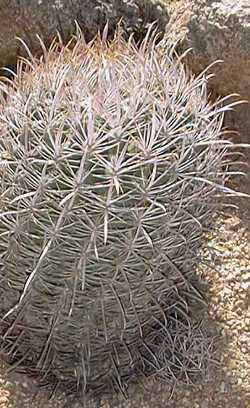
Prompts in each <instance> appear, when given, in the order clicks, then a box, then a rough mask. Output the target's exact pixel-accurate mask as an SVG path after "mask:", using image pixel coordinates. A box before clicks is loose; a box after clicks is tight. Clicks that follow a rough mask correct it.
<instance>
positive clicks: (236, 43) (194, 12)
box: [181, 0, 250, 143]
mask: <svg viewBox="0 0 250 408" xmlns="http://www.w3.org/2000/svg"><path fill="white" fill-rule="evenodd" d="M189 5H190V3H189ZM190 11H191V12H190ZM184 34H185V35H184V36H183V37H184V38H183V40H182V43H181V48H182V50H184V49H187V48H189V47H191V48H192V52H191V53H190V54H189V57H188V58H187V63H188V66H189V67H190V68H191V69H192V71H193V72H195V73H198V72H201V71H202V70H203V69H204V68H206V67H207V66H208V65H209V64H211V63H212V62H214V61H215V60H223V61H224V62H223V63H220V64H218V65H216V66H214V67H213V68H212V69H211V71H212V72H214V73H215V77H214V78H213V79H212V80H211V82H210V85H211V89H212V91H213V96H214V97H216V96H218V95H222V96H224V95H228V94H231V93H239V94H240V98H241V99H246V100H248V101H250V0H217V1H215V0H192V4H191V5H190V10H189V17H188V22H187V26H186V31H185V33H184ZM226 125H227V126H228V127H230V128H233V129H234V130H236V131H238V132H239V133H240V138H237V137H236V136H235V140H240V141H241V142H247V143H250V104H243V105H240V106H238V107H236V108H235V112H232V113H230V114H227V116H226Z"/></svg>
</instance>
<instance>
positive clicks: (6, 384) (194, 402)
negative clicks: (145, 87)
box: [0, 0, 250, 408]
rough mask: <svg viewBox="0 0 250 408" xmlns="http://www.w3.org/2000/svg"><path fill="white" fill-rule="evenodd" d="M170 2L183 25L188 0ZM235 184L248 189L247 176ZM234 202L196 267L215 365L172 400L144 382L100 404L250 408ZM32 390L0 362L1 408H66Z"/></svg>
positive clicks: (244, 234)
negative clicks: (205, 261) (204, 263)
mask: <svg viewBox="0 0 250 408" xmlns="http://www.w3.org/2000/svg"><path fill="white" fill-rule="evenodd" d="M169 3H170V6H169V7H171V8H172V11H173V10H177V15H179V18H182V19H183V27H184V26H185V13H184V11H185V10H186V12H188V7H185V6H186V5H187V3H188V2H185V1H184V0H179V1H172V2H169ZM172 24H173V25H174V24H175V17H174V18H173V20H172ZM240 185H243V188H244V190H245V191H246V190H248V192H249V193H250V179H249V181H248V182H244V183H240ZM237 204H238V205H239V209H238V210H232V209H231V210H230V209H227V210H226V211H225V212H224V213H221V214H219V215H218V216H217V218H216V220H215V230H214V232H213V233H211V234H210V235H209V237H208V250H207V253H206V254H207V256H208V257H210V260H211V261H212V267H211V268H204V267H203V268H201V269H200V275H201V277H202V279H203V280H204V281H205V282H206V283H207V284H208V287H209V305H208V323H209V325H210V326H211V327H212V328H213V330H215V331H216V333H217V335H218V343H217V352H216V358H217V360H218V365H217V368H214V369H213V370H212V371H211V373H210V378H208V379H207V382H206V383H205V384H204V383H203V384H197V385H195V386H192V387H191V386H190V387H186V388H183V387H179V388H176V389H175V390H174V394H173V396H172V399H171V400H170V399H169V398H170V395H171V391H172V390H171V389H169V387H166V386H164V385H160V384H159V383H154V384H152V383H145V382H144V384H143V387H142V386H138V387H136V388H134V389H133V388H132V389H131V398H130V401H128V402H123V401H113V402H111V403H108V402H106V403H105V402H104V403H103V407H105V408H109V407H110V408H111V407H112V408H118V407H119V408H129V407H131V408H132V407H137V408H142V407H144V408H152V407H155V408H157V407H159V408H161V407H162V408H163V407H164V408H165V407H166V408H167V407H171V408H250V199H249V200H247V199H242V200H240V202H239V200H238V202H237ZM35 389H36V388H35V385H34V383H33V382H32V381H31V380H30V379H27V378H26V377H25V376H22V375H16V374H8V373H7V372H6V366H5V365H4V364H3V363H0V408H31V407H40V408H43V407H47V408H52V407H53V408H57V407H58V408H59V407H63V406H65V407H68V406H69V403H68V402H67V401H65V400H64V399H63V398H62V399H56V400H53V401H51V402H47V400H46V396H45V395H44V394H39V396H38V397H37V398H35V399H32V396H33V394H34V392H35ZM76 406H77V407H78V406H80V405H78V404H77V405H74V407H76ZM91 408H94V406H91Z"/></svg>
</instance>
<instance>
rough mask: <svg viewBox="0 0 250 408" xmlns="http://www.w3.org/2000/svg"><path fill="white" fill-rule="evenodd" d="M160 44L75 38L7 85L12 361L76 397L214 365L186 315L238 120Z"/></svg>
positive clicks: (1, 227) (4, 116)
mask: <svg viewBox="0 0 250 408" xmlns="http://www.w3.org/2000/svg"><path fill="white" fill-rule="evenodd" d="M156 40H157V37H156V36H155V35H154V33H152V29H151V30H149V31H148V34H147V36H146V38H145V40H144V42H143V43H142V44H141V46H140V47H139V48H138V47H137V46H136V44H135V43H134V42H133V39H132V37H131V38H130V40H129V41H127V42H126V41H125V40H124V39H123V38H122V35H121V33H120V32H119V31H118V32H117V34H116V36H115V38H114V40H113V41H112V42H111V43H107V42H106V40H105V32H104V35H103V38H99V39H96V40H95V41H94V42H91V43H89V44H86V43H85V42H84V39H83V38H82V36H81V34H80V33H78V37H77V38H76V41H75V45H74V46H73V47H72V43H71V44H70V45H69V46H67V47H63V46H62V45H61V44H58V43H55V42H54V43H53V44H52V46H51V47H50V49H49V50H48V51H47V50H44V56H43V58H42V59H41V60H39V61H37V60H36V59H35V58H34V57H32V56H30V60H29V61H27V62H26V63H24V62H23V61H21V62H20V65H19V70H18V72H17V74H16V76H15V78H14V80H13V82H12V84H11V86H9V85H5V84H2V85H1V88H2V99H4V103H3V108H2V112H1V116H0V132H1V139H0V157H1V161H0V172H1V186H0V197H1V213H0V236H1V241H0V250H1V259H2V261H1V262H2V265H1V267H2V269H1V285H0V295H1V299H2V300H1V306H0V317H1V319H2V322H3V328H2V329H1V333H0V334H1V335H2V341H1V344H2V350H3V353H4V354H5V355H6V356H9V359H10V360H11V361H15V362H16V364H17V365H18V364H20V367H23V366H24V367H26V370H28V371H30V372H31V373H32V374H34V375H37V373H40V378H41V377H46V378H49V379H51V381H52V382H55V383H56V384H57V383H58V384H62V385H63V386H64V387H65V388H67V389H68V391H69V392H71V393H77V392H80V393H83V394H84V393H86V392H88V391H91V390H95V393H96V392H97V393H98V392H104V391H106V390H107V389H108V388H112V389H115V390H118V389H119V390H120V391H122V392H123V393H125V391H126V384H127V382H128V380H129V379H130V378H133V375H134V374H135V373H138V372H141V371H143V372H144V373H147V374H151V375H159V376H160V377H161V378H164V379H165V380H167V381H172V380H173V379H174V380H175V381H177V380H178V381H181V380H185V381H186V380H187V379H188V378H190V377H191V378H192V376H193V375H194V374H195V373H196V372H197V371H199V369H200V368H201V367H202V366H203V365H204V364H205V361H206V359H207V353H208V351H207V352H205V354H204V349H205V348H204V338H203V337H202V336H203V335H202V332H201V331H200V329H199V328H198V327H196V325H195V324H193V323H192V320H191V317H190V301H191V300H194V299H195V300H197V301H198V300H199V301H200V300H201V296H200V294H199V291H198V290H197V288H196V285H195V283H194V280H193V277H194V271H195V265H196V262H197V249H198V248H199V247H200V243H201V237H202V233H203V229H204V226H206V225H207V224H208V221H209V218H210V216H211V214H212V213H213V212H214V208H215V201H214V200H215V195H216V194H218V190H219V189H220V187H219V186H220V185H221V186H223V184H224V180H225V179H226V178H227V168H226V166H225V163H226V162H227V151H228V145H229V144H228V143H226V142H223V141H222V140H221V137H220V135H221V126H222V122H223V111H224V110H226V109H227V108H222V107H221V106H220V105H219V104H214V105H211V104H209V103H208V102H207V94H206V81H207V77H205V76H204V75H200V76H199V77H198V78H196V79H194V78H191V79H190V78H189V76H188V75H187V72H186V70H185V68H184V66H183V65H182V63H181V59H180V58H179V59H178V58H177V57H176V56H175V54H174V47H173V46H171V45H169V43H168V42H166V40H162V41H160V42H159V43H158V44H157V45H156ZM202 339H203V340H202ZM207 350H208V349H207ZM191 361H192V364H191ZM198 367H199V368H198Z"/></svg>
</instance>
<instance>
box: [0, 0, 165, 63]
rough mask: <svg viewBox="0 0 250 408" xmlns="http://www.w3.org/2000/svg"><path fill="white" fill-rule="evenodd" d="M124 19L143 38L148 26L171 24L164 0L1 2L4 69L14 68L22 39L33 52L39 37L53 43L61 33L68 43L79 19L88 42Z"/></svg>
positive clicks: (0, 51) (0, 54)
mask: <svg viewBox="0 0 250 408" xmlns="http://www.w3.org/2000/svg"><path fill="white" fill-rule="evenodd" d="M121 18H123V23H124V27H125V30H126V32H132V31H133V32H135V36H137V37H138V38H142V36H143V33H144V32H146V28H147V25H148V24H149V23H151V22H153V21H155V20H157V21H158V23H157V24H158V27H159V30H161V31H164V29H165V24H166V22H167V21H168V14H167V11H166V9H164V8H163V7H162V3H161V0H21V1H20V0H0V27H1V29H0V66H9V67H14V66H15V63H16V59H17V55H19V54H22V55H25V56H27V54H25V52H24V47H22V45H21V43H20V42H18V41H17V40H16V38H15V37H16V36H18V37H21V38H22V39H23V40H24V41H25V42H26V43H27V45H28V47H30V49H31V51H32V53H34V52H37V51H40V52H41V47H40V45H39V41H38V40H37V38H36V34H39V36H41V37H42V39H43V41H44V42H45V43H46V44H49V43H50V42H51V41H52V39H53V38H54V37H55V35H56V32H57V31H59V32H60V34H61V36H62V39H63V41H64V42H66V41H68V40H69V38H70V36H71V34H72V33H74V32H75V28H76V26H75V20H76V21H77V22H78V24H79V26H80V27H81V29H82V31H83V33H84V35H85V38H86V40H90V39H91V38H93V37H94V36H95V34H96V33H97V32H98V30H102V29H103V28H104V26H105V23H106V21H107V20H109V27H110V32H112V31H114V28H115V26H116V25H117V23H118V21H119V20H120V19H121Z"/></svg>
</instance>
